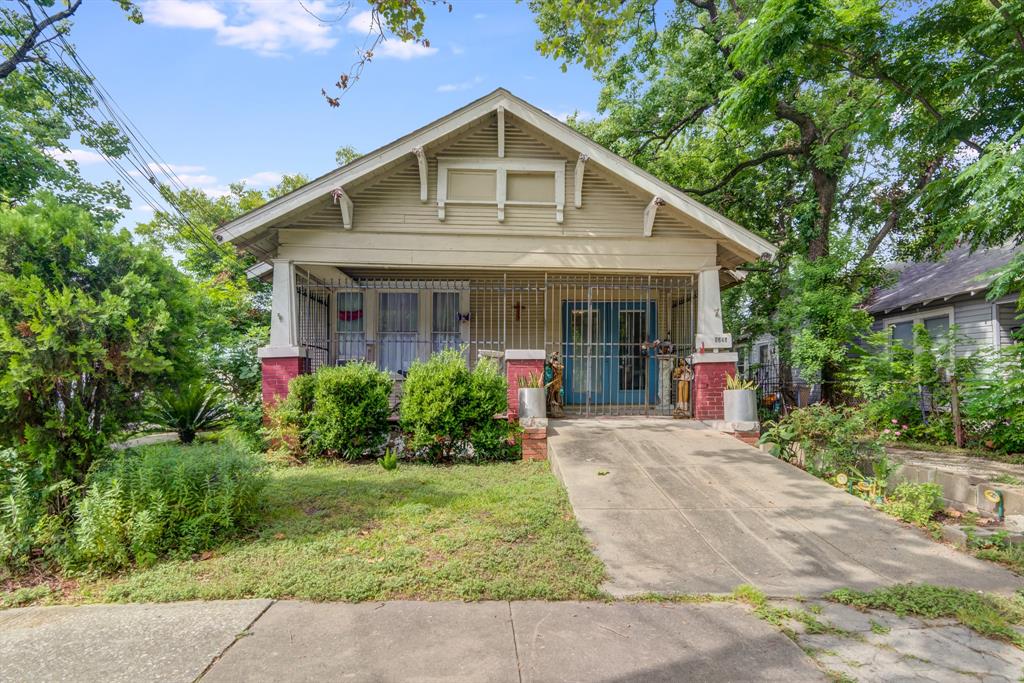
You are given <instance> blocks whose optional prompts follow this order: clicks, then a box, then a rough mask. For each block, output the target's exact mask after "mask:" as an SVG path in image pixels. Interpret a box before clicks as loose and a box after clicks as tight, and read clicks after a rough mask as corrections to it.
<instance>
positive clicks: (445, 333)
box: [296, 271, 696, 415]
mask: <svg viewBox="0 0 1024 683" xmlns="http://www.w3.org/2000/svg"><path fill="white" fill-rule="evenodd" d="M425 275H426V276H427V277H425ZM431 275H432V274H430V273H422V272H420V273H416V272H408V273H400V272H396V271H388V272H387V273H386V277H384V276H382V274H381V273H362V274H355V276H354V277H353V278H351V279H345V280H337V281H326V282H325V281H323V280H314V279H313V278H312V277H309V276H301V277H300V278H299V283H298V285H297V298H296V307H297V310H298V320H297V330H298V335H299V342H300V344H302V345H304V346H306V347H307V348H308V349H309V353H310V362H311V366H312V367H313V369H315V368H316V367H319V366H321V365H328V364H340V363H345V362H349V361H351V360H357V359H359V360H368V361H370V362H373V363H376V364H377V365H379V366H380V367H382V368H385V369H387V370H389V371H391V373H392V376H393V377H394V378H395V380H396V383H397V384H398V385H399V386H400V385H401V383H402V381H403V379H404V377H405V374H406V372H407V371H408V369H409V367H410V365H411V364H412V363H413V362H415V361H416V360H425V359H426V358H428V357H429V356H430V355H431V354H432V353H434V352H437V351H440V350H442V349H446V348H456V349H461V351H462V353H463V354H464V355H465V356H466V360H467V362H468V363H469V364H470V365H471V366H472V365H474V364H476V363H477V362H478V361H479V360H480V359H481V358H485V357H491V358H494V359H495V360H497V361H498V362H499V363H501V362H503V360H504V352H505V351H506V350H507V349H535V350H536V349H543V350H544V352H545V355H546V357H547V358H548V361H549V364H550V365H551V369H549V374H551V372H552V370H555V371H556V374H558V371H560V375H561V377H560V380H561V389H560V391H558V392H557V396H558V401H560V403H561V407H562V409H563V411H564V412H565V413H567V414H569V415H669V414H671V413H672V411H673V409H674V407H675V405H674V403H675V396H674V390H673V385H672V381H671V376H672V370H673V369H674V368H675V366H676V365H677V363H678V360H679V359H680V358H682V357H684V356H686V355H689V354H690V353H692V351H693V339H694V332H695V327H694V326H695V320H696V297H695V295H696V279H695V277H694V276H692V275H678V276H653V275H597V274H581V275H572V274H564V273H557V274H550V273H500V272H484V273H481V272H474V273H472V275H469V274H467V275H465V276H463V275H461V274H458V273H452V274H448V277H446V278H445V279H437V278H436V275H433V276H431ZM556 381H557V380H556ZM552 393H553V394H554V393H555V392H552Z"/></svg>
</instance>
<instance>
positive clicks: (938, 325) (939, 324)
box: [924, 315, 949, 341]
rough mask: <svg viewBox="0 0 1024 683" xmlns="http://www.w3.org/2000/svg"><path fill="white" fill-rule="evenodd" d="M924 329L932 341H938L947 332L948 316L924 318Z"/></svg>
mask: <svg viewBox="0 0 1024 683" xmlns="http://www.w3.org/2000/svg"><path fill="white" fill-rule="evenodd" d="M924 329H925V330H927V331H928V336H929V337H931V338H932V341H938V340H940V339H942V338H943V337H945V336H946V335H947V334H949V316H948V315H941V316H938V317H935V318H925V319H924Z"/></svg>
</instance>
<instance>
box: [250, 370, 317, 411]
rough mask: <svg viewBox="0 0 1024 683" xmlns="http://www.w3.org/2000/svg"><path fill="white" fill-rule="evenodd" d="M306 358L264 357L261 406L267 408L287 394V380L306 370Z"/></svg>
mask: <svg viewBox="0 0 1024 683" xmlns="http://www.w3.org/2000/svg"><path fill="white" fill-rule="evenodd" d="M306 360H307V359H306V358H301V357H294V358H264V359H263V360H262V361H261V366H262V370H263V407H264V408H269V407H270V406H272V405H274V404H275V403H277V402H278V401H279V400H280V399H282V398H284V397H286V396H287V395H288V382H290V381H292V377H298V376H299V375H301V374H303V373H305V372H306Z"/></svg>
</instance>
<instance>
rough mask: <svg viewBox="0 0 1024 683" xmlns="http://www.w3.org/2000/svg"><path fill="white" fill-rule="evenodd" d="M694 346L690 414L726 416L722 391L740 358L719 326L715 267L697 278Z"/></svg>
mask: <svg viewBox="0 0 1024 683" xmlns="http://www.w3.org/2000/svg"><path fill="white" fill-rule="evenodd" d="M695 342H696V350H695V351H694V353H693V355H692V356H691V357H690V363H691V365H692V366H693V416H694V417H696V418H697V419H698V420H722V419H724V418H725V405H724V392H725V380H726V378H727V377H729V376H731V375H735V374H736V361H737V360H738V359H739V357H738V356H737V354H736V353H734V352H733V351H731V349H732V335H731V334H728V333H726V332H725V331H724V329H723V327H722V292H721V286H720V285H719V280H718V268H713V269H709V270H703V271H701V272H700V275H699V276H698V278H697V337H696V340H695Z"/></svg>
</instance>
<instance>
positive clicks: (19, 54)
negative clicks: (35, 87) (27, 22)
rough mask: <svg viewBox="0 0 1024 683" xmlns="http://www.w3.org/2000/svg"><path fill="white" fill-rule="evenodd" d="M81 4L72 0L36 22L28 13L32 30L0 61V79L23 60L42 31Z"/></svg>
mask: <svg viewBox="0 0 1024 683" xmlns="http://www.w3.org/2000/svg"><path fill="white" fill-rule="evenodd" d="M81 5H82V0H74V2H72V3H71V4H70V5H68V7H67V9H64V10H61V11H60V12H57V13H56V14H54V15H52V16H47V17H46V18H45V19H44V20H43V21H42V22H37V21H36V20H35V16H33V15H31V14H30V15H29V16H31V17H32V30H31V31H29V32H28V35H27V36H25V39H24V40H23V41H22V42H21V45H19V46H18V47H17V49H15V50H14V53H13V54H12V55H11V56H10V57H9V58H8V59H7V60H5V61H4V62H0V81H2V80H3V79H5V78H7V77H8V76H9V75H10V74H11V72H13V71H14V70H15V69H16V68H17V67H18V64H20V63H21V62H23V61H25V59H26V57H28V53H29V52H31V51H32V49H33V48H35V47H36V41H37V40H38V38H39V36H40V34H42V32H43V31H45V30H46V29H48V28H50V27H51V26H53V25H54V24H56V23H58V22H61V21H64V20H65V19H67V18H68V17H70V16H71V15H73V14H74V13H75V12H76V11H77V10H78V8H79V7H80V6H81ZM30 9H31V8H30ZM44 16H45V15H44Z"/></svg>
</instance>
